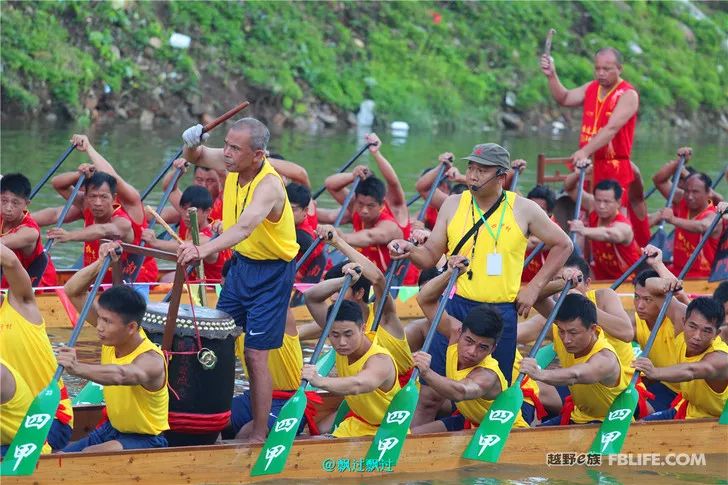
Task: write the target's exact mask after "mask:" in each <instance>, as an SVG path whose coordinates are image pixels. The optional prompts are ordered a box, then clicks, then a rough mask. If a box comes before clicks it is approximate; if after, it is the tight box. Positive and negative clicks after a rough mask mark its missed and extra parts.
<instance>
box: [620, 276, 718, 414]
mask: <svg viewBox="0 0 728 485" xmlns="http://www.w3.org/2000/svg"><path fill="white" fill-rule="evenodd" d="M650 283H651V282H650ZM661 283H662V288H661V289H662V290H665V291H667V290H674V289H675V288H676V287H677V286H678V285H679V282H678V281H677V279H676V278H674V277H673V278H672V279H662V281H661ZM648 284H649V283H648ZM678 306H679V308H681V310H682V312H684V316H683V318H682V320H681V321H679V323H678V324H677V325H676V326H675V336H676V337H675V342H674V346H675V349H676V352H677V357H678V363H677V364H675V365H672V366H669V367H655V365H654V364H653V363H652V361H651V360H650V359H649V358H647V357H640V358H638V359H637V360H635V362H634V367H635V368H636V369H639V370H640V371H641V372H642V373H643V374H644V375H645V377H648V378H650V379H654V380H659V381H663V382H672V383H677V384H679V386H680V394H679V395H678V396H679V397H678V399H676V400H675V401H676V402H675V403H674V404H673V405H671V406H670V407H669V408H668V409H666V410H663V411H658V412H656V413H654V414H652V415H650V416H648V417H646V418H645V421H653V420H659V419H697V418H717V417H719V416H720V414H721V413H722V412H723V408H724V407H725V403H726V400H727V399H728V345H726V344H725V342H723V340H721V338H720V336H719V333H720V330H719V329H720V326H721V325H722V324H723V322H724V320H725V312H724V311H723V306H722V305H721V304H720V303H718V302H717V301H715V300H713V299H712V298H708V297H702V296H701V297H698V298H696V299H694V300H693V301H691V302H690V304H688V305H687V307H686V306H685V305H683V304H679V305H678ZM676 320H677V319H675V320H673V322H674V321H676Z"/></svg>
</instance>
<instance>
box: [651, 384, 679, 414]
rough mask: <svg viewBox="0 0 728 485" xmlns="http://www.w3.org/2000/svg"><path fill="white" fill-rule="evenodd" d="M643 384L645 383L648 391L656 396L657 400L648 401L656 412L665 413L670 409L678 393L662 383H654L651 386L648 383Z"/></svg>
mask: <svg viewBox="0 0 728 485" xmlns="http://www.w3.org/2000/svg"><path fill="white" fill-rule="evenodd" d="M643 382H644V383H645V387H647V390H648V391H650V392H651V393H653V394H654V395H655V399H648V400H647V402H649V403H650V405H651V406H652V408H653V409H654V410H655V411H663V410H665V409H669V408H670V404H672V401H673V400H674V399H675V396H677V393H676V392H674V391H673V390H672V389H670V388H669V387H667V386H666V385H665V384H663V383H662V382H660V381H652V382H650V383H649V384H648V383H647V382H646V381H643Z"/></svg>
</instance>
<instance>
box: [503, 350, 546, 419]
mask: <svg viewBox="0 0 728 485" xmlns="http://www.w3.org/2000/svg"><path fill="white" fill-rule="evenodd" d="M522 360H523V356H522V355H521V353H520V352H519V351H518V349H516V356H515V358H514V359H513V372H512V373H511V382H516V379H518V374H520V373H521V361H522ZM496 363H497V361H496ZM524 380H525V381H526V382H525V384H521V389H523V390H526V389H531V390H533V393H534V394H535V395H536V396H537V397H538V384H537V383H536V381H535V380H533V379H531V378H529V379H527V380H526V379H525V378H524ZM523 402H527V403H528V404H530V405H531V406H535V404H534V403H533V399H531V398H530V397H528V396H524V397H523ZM524 421H525V420H524Z"/></svg>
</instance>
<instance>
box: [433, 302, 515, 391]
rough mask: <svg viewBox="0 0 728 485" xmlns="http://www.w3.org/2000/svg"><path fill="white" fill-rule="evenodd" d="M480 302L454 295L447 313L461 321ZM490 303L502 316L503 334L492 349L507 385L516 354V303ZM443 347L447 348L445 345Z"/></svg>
mask: <svg viewBox="0 0 728 485" xmlns="http://www.w3.org/2000/svg"><path fill="white" fill-rule="evenodd" d="M481 304H482V303H481V302H478V301H473V300H469V299H467V298H463V297H462V296H459V295H455V296H453V297H452V299H451V300H448V302H447V307H446V309H447V313H449V314H450V315H452V316H453V317H455V318H457V319H458V320H460V321H461V322H462V321H463V320H465V317H466V316H467V315H468V313H469V312H470V310H472V309H473V308H475V307H476V306H478V305H481ZM491 305H493V306H494V307H495V308H497V309H498V311H499V312H500V314H501V318H503V334H502V335H501V338H500V341H498V345H497V346H496V348H495V350H494V351H493V358H494V359H495V360H497V361H498V367H499V368H500V370H501V372H502V373H503V377H505V378H506V381H508V385H510V384H511V377H512V374H513V361H514V359H515V356H516V336H517V328H516V327H517V325H518V314H517V313H516V305H515V303H491ZM433 345H434V342H433ZM445 348H447V345H446V346H445ZM431 353H432V352H431ZM432 361H433V363H434V362H435V356H434V354H433V356H432ZM431 367H432V365H431ZM443 375H444V374H443Z"/></svg>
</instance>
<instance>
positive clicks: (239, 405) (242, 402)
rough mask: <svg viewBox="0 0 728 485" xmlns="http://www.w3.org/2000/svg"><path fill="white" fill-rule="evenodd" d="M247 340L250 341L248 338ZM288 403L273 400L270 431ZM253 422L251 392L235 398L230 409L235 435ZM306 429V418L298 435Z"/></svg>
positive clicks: (286, 400) (281, 400)
mask: <svg viewBox="0 0 728 485" xmlns="http://www.w3.org/2000/svg"><path fill="white" fill-rule="evenodd" d="M245 340H248V339H247V338H246V339H245ZM286 402H288V399H273V403H272V404H271V407H270V414H269V415H268V429H271V428H272V427H273V425H274V424H276V419H278V413H280V412H281V409H282V408H283V406H284V405H285V404H286ZM252 420H253V409H252V406H251V403H250V391H245V392H243V393H242V394H239V395H237V396H235V397H234V398H233V403H232V406H231V407H230V424H231V426H232V429H233V433H234V434H238V432H239V431H240V430H241V429H242V427H243V426H245V425H246V424H248V423H249V422H251V421H252ZM305 427H306V418H304V419H302V420H301V425H300V426H299V427H298V431H297V432H296V434H301V433H302V432H303V429H304V428H305Z"/></svg>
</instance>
